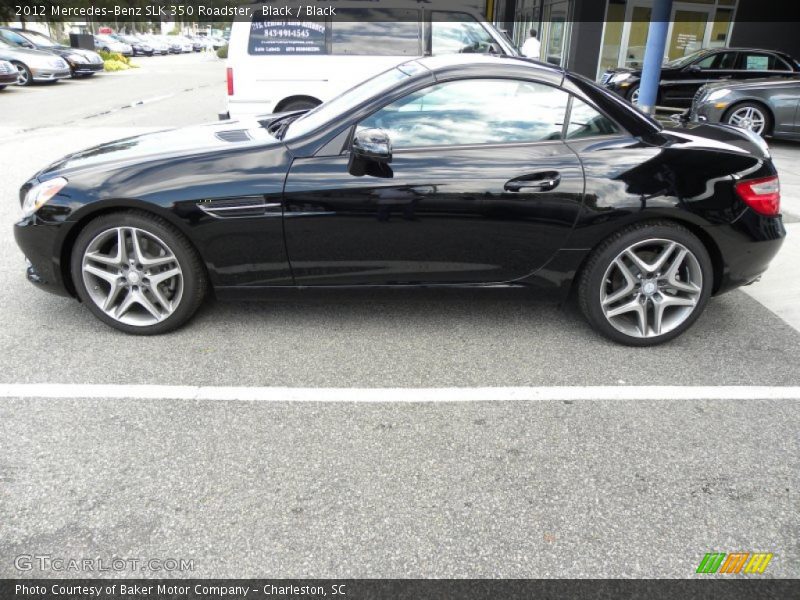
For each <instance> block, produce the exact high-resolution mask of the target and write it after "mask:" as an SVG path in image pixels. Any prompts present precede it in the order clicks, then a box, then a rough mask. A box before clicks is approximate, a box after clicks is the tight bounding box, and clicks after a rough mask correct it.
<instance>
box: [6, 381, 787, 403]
mask: <svg viewBox="0 0 800 600" xmlns="http://www.w3.org/2000/svg"><path fill="white" fill-rule="evenodd" d="M0 398H55V399H80V398H85V399H91V398H102V399H153V400H240V401H254V402H406V403H409V402H480V401H504V402H506V401H527V402H537V401H546V400H550V401H553V400H761V399H765V400H800V386H785V387H784V386H552V387H465V388H458V387H446V388H352V389H351V388H289V387H223V386H184V385H113V384H112V385H104V384H60V383H5V384H0Z"/></svg>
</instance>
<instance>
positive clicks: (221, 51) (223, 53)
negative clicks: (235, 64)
mask: <svg viewBox="0 0 800 600" xmlns="http://www.w3.org/2000/svg"><path fill="white" fill-rule="evenodd" d="M217 56H219V57H220V58H228V46H227V45H225V46H222V47H221V48H217Z"/></svg>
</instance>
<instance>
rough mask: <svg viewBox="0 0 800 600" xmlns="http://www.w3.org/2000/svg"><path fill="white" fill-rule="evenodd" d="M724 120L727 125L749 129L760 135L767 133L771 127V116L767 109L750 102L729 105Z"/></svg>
mask: <svg viewBox="0 0 800 600" xmlns="http://www.w3.org/2000/svg"><path fill="white" fill-rule="evenodd" d="M724 120H725V122H726V123H727V124H728V125H733V126H734V127H741V128H742V129H749V130H750V131H752V132H753V133H756V134H758V135H762V136H763V135H766V134H767V133H769V132H770V131H771V127H772V116H771V115H770V114H769V111H768V110H766V109H765V108H764V107H763V106H761V105H759V104H755V103H752V102H745V103H743V104H737V105H736V106H733V107H731V108H730V109H729V110H728V112H727V113H726V114H725V119H724Z"/></svg>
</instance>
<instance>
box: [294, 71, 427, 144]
mask: <svg viewBox="0 0 800 600" xmlns="http://www.w3.org/2000/svg"><path fill="white" fill-rule="evenodd" d="M422 69H424V67H422V66H420V65H418V64H417V63H409V64H405V65H403V70H402V71H401V70H400V69H399V68H397V67H395V68H394V69H390V70H388V71H384V72H383V73H381V74H380V75H376V76H375V77H373V78H372V79H367V80H366V81H365V82H364V83H361V84H359V85H357V86H356V87H354V88H351V89H349V90H347V91H346V92H344V93H343V94H341V95H339V96H337V97H336V98H334V99H333V100H329V101H328V102H325V103H323V104H320V105H319V106H318V107H317V108H315V109H314V110H312V111H309V112H307V113H306V114H304V115H303V116H302V117H300V118H299V119H297V120H296V121H293V122H292V124H291V125H289V128H288V129H287V130H286V134H285V135H284V139H287V140H288V139H292V138H296V137H300V136H301V135H305V134H306V133H309V132H311V131H314V130H315V129H317V128H318V127H321V126H322V125H324V124H325V123H327V122H328V121H332V120H333V119H335V118H336V117H338V116H340V115H342V114H344V113H346V112H348V111H350V110H352V109H353V108H355V107H357V106H358V105H359V104H363V103H364V102H366V101H367V100H369V99H370V98H372V97H373V96H379V95H381V94H383V93H385V92H387V91H389V90H390V89H391V88H393V87H394V86H395V85H397V83H398V82H399V81H402V80H404V79H408V78H409V77H411V76H412V75H416V74H417V73H419V72H420V70H422Z"/></svg>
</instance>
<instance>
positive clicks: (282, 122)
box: [265, 114, 300, 140]
mask: <svg viewBox="0 0 800 600" xmlns="http://www.w3.org/2000/svg"><path fill="white" fill-rule="evenodd" d="M299 116H300V115H299V114H291V115H285V116H283V117H279V118H277V119H275V120H273V121H268V122H267V123H265V126H266V129H267V132H268V133H269V134H270V135H271V136H273V137H275V138H277V139H279V140H282V139H283V136H284V135H286V130H287V129H288V128H289V125H291V124H292V123H294V121H295V120H296V119H297V118H298V117H299Z"/></svg>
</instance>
